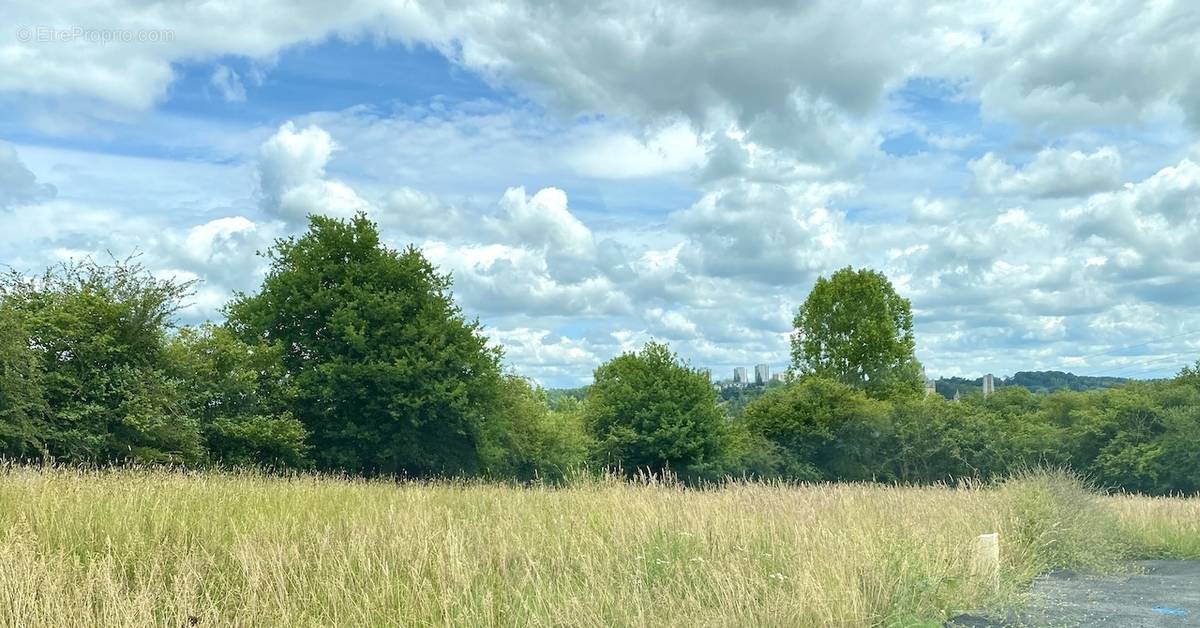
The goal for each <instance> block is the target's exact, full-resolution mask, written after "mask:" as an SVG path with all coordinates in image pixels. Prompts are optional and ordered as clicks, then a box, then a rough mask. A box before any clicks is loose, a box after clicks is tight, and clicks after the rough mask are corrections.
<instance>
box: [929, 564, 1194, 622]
mask: <svg viewBox="0 0 1200 628" xmlns="http://www.w3.org/2000/svg"><path fill="white" fill-rule="evenodd" d="M1136 564H1137V566H1138V567H1139V568H1140V570H1141V571H1143V573H1138V574H1132V575H1121V576H1094V575H1082V574H1072V573H1056V574H1050V575H1048V576H1044V577H1042V578H1038V579H1037V580H1035V581H1034V583H1033V585H1032V587H1031V588H1030V593H1029V604H1028V606H1027V607H1025V608H1023V609H1021V610H1020V611H1019V612H1017V613H1011V614H1010V615H1009V617H1006V618H1003V619H997V618H987V617H981V616H973V615H963V616H960V617H956V618H954V619H952V620H951V621H950V622H948V623H947V624H946V625H947V626H1089V627H1091V626H1097V627H1098V626H1106V627H1107V626H1112V627H1118V626H1121V627H1124V626H1131V627H1139V626H1200V561H1185V560H1146V561H1138V562H1137V563H1136Z"/></svg>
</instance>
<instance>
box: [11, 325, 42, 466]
mask: <svg viewBox="0 0 1200 628" xmlns="http://www.w3.org/2000/svg"><path fill="white" fill-rule="evenodd" d="M42 394H43V393H42V371H41V364H40V362H39V360H38V355H37V353H36V352H35V351H34V350H33V348H32V347H31V346H30V345H29V334H28V332H27V331H26V329H25V325H24V322H23V321H22V320H21V318H20V317H19V316H18V313H17V312H15V311H14V310H13V309H12V308H10V307H7V306H5V305H4V304H2V303H0V457H8V458H16V459H28V458H34V457H40V456H41V455H42V451H43V445H42V437H43V436H44V434H45V425H44V424H43V423H42V421H43V419H44V418H45V413H46V407H45V402H44V400H43V398H42Z"/></svg>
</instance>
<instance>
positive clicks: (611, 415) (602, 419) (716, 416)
mask: <svg viewBox="0 0 1200 628" xmlns="http://www.w3.org/2000/svg"><path fill="white" fill-rule="evenodd" d="M584 408H585V409H584V418H585V422H586V424H587V427H588V430H589V431H590V433H591V435H592V437H593V438H594V439H595V450H594V454H593V456H594V458H595V460H596V462H597V464H599V465H600V466H604V467H610V468H619V469H621V470H622V471H623V472H624V473H625V474H627V475H634V474H636V473H638V472H649V473H652V474H655V475H659V474H663V473H665V472H668V471H670V472H673V473H675V474H677V475H679V476H680V477H681V478H682V479H685V480H695V479H703V478H714V477H717V476H719V475H721V474H722V473H724V472H725V470H726V469H725V466H726V460H727V459H726V456H727V448H728V430H727V429H726V426H725V421H724V418H723V417H722V414H721V411H720V410H719V409H718V408H717V402H716V394H715V393H714V392H713V389H712V386H710V385H709V383H708V377H707V376H705V375H704V374H703V373H701V372H700V371H697V370H694V369H692V368H689V367H688V366H686V365H684V364H682V363H680V362H679V360H678V358H677V357H676V356H675V354H673V353H671V350H670V348H668V347H667V346H666V345H664V344H658V343H654V342H651V343H648V344H647V345H646V346H645V347H644V348H643V349H642V350H641V351H639V352H636V353H626V354H623V355H621V356H618V357H616V358H613V359H612V360H610V361H608V362H607V363H605V364H603V365H601V366H600V367H599V368H597V369H596V373H595V377H594V383H593V384H592V386H591V387H589V388H588V393H587V401H586V402H585V404H584Z"/></svg>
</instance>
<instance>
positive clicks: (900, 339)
mask: <svg viewBox="0 0 1200 628" xmlns="http://www.w3.org/2000/svg"><path fill="white" fill-rule="evenodd" d="M794 324H795V327H796V334H795V335H794V336H793V337H792V364H793V366H794V367H795V368H796V369H797V370H798V371H800V372H801V373H808V374H815V375H819V376H821V377H825V378H828V379H833V380H836V381H839V382H842V383H843V384H848V385H850V386H854V387H856V388H860V389H863V390H866V391H867V392H868V394H870V395H871V396H873V397H876V398H884V397H888V396H895V395H899V394H913V395H916V394H919V392H920V391H921V390H922V381H921V375H920V373H921V368H920V365H919V364H918V363H917V361H916V358H915V357H914V354H913V351H914V347H915V340H914V338H913V331H912V308H911V306H910V304H909V302H908V300H907V299H905V298H903V297H901V296H900V295H898V294H897V293H896V291H895V289H894V288H893V287H892V284H891V282H890V281H888V278H887V277H886V276H884V274H883V273H880V272H877V271H872V270H868V269H862V270H857V271H856V270H854V269H853V268H850V267H846V268H843V269H842V270H839V271H837V272H836V273H834V274H833V275H832V276H831V277H830V278H828V279H826V278H824V277H821V278H819V279H817V283H816V285H815V286H813V289H812V292H810V293H809V295H808V298H807V299H805V301H804V304H803V305H802V306H801V307H800V311H799V312H798V313H797V314H796V318H795V321H794Z"/></svg>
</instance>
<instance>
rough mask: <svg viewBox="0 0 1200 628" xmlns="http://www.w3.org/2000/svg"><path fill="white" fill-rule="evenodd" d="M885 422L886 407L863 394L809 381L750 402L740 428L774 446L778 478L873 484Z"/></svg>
mask: <svg viewBox="0 0 1200 628" xmlns="http://www.w3.org/2000/svg"><path fill="white" fill-rule="evenodd" d="M885 417H886V406H885V404H882V403H881V402H878V401H876V400H873V399H871V398H869V397H867V396H866V394H864V393H863V392H862V391H860V390H858V389H856V388H853V387H851V386H849V385H847V384H843V383H841V382H837V381H833V380H830V379H826V378H823V377H817V376H811V375H810V376H805V377H802V378H800V380H799V381H797V382H796V383H794V384H792V385H789V386H786V387H783V388H781V389H778V390H774V391H771V392H768V393H767V394H765V395H763V396H762V397H759V398H758V399H756V400H754V401H753V402H751V403H750V405H748V406H747V407H746V410H745V412H744V413H743V414H742V418H741V422H742V424H743V425H744V426H745V428H746V430H747V431H748V432H749V433H750V434H751V435H755V436H758V437H760V438H761V439H762V440H764V441H766V442H768V443H770V444H771V450H772V451H773V452H774V455H775V457H776V460H775V462H774V467H775V472H774V474H773V475H777V476H781V477H784V478H788V479H794V480H833V479H846V480H870V479H872V476H873V473H872V472H873V470H874V460H875V459H876V458H877V456H878V454H879V451H880V448H881V446H882V444H883V440H882V439H883V436H884V434H885V431H886V425H885Z"/></svg>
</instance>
